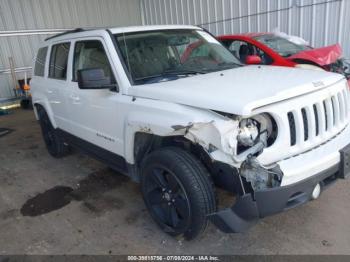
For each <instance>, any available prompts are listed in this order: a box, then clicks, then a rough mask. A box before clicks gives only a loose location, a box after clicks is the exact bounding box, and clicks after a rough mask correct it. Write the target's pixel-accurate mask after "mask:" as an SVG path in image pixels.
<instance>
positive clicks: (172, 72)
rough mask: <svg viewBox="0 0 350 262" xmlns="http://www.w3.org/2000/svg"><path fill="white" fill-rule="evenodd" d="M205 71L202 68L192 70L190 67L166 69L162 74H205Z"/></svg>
mask: <svg viewBox="0 0 350 262" xmlns="http://www.w3.org/2000/svg"><path fill="white" fill-rule="evenodd" d="M205 73H206V72H205V71H202V70H192V69H180V70H176V69H173V70H166V71H164V72H163V73H162V74H165V75H199V74H205Z"/></svg>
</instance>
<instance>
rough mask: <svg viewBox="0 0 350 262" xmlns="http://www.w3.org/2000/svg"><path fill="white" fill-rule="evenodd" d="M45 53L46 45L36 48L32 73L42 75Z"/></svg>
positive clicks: (43, 72)
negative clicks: (36, 52)
mask: <svg viewBox="0 0 350 262" xmlns="http://www.w3.org/2000/svg"><path fill="white" fill-rule="evenodd" d="M46 55H47V47H42V48H40V49H39V50H38V54H37V55H36V59H35V67H34V75H36V76H44V74H45V61H46Z"/></svg>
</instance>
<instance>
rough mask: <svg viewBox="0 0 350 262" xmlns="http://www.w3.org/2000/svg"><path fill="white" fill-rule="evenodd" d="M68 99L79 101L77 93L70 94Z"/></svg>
mask: <svg viewBox="0 0 350 262" xmlns="http://www.w3.org/2000/svg"><path fill="white" fill-rule="evenodd" d="M70 99H72V100H73V101H74V102H80V97H79V96H77V95H74V94H72V95H70Z"/></svg>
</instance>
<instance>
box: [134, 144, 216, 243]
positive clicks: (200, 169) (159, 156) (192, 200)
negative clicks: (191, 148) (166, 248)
mask: <svg viewBox="0 0 350 262" xmlns="http://www.w3.org/2000/svg"><path fill="white" fill-rule="evenodd" d="M141 187H142V194H143V198H144V201H145V204H146V206H147V208H148V210H149V211H150V214H151V216H152V217H153V219H154V220H155V221H156V223H157V224H158V225H159V226H160V227H161V228H162V230H163V231H164V232H166V233H168V234H170V235H172V236H183V237H184V238H185V239H187V240H190V239H193V238H195V237H196V236H198V235H199V234H201V233H202V232H203V231H204V230H205V229H206V227H207V225H208V219H207V215H208V214H210V213H213V212H215V211H216V201H215V199H216V198H215V192H214V187H213V183H212V181H211V178H210V175H209V173H208V171H207V170H206V168H205V167H204V166H203V164H202V163H201V162H200V161H199V160H198V159H197V158H195V156H193V155H192V154H190V153H188V152H186V151H184V150H182V149H180V148H172V147H169V148H163V149H160V150H157V151H154V152H152V153H151V154H150V155H148V156H147V157H146V159H145V160H144V161H143V165H142V176H141Z"/></svg>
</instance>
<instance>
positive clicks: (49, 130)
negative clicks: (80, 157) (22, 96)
mask: <svg viewBox="0 0 350 262" xmlns="http://www.w3.org/2000/svg"><path fill="white" fill-rule="evenodd" d="M38 114H39V122H40V127H41V132H42V135H43V138H44V141H45V145H46V148H47V150H48V151H49V153H50V155H51V156H53V157H55V158H60V157H63V156H65V155H67V154H68V152H69V147H68V145H65V144H64V141H63V139H62V138H61V137H60V136H59V135H58V134H57V132H56V130H55V128H54V127H53V126H52V124H51V121H50V119H49V116H48V115H47V113H46V111H45V109H43V108H42V107H38Z"/></svg>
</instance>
